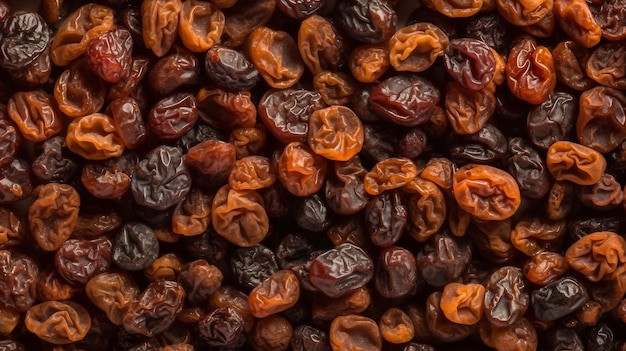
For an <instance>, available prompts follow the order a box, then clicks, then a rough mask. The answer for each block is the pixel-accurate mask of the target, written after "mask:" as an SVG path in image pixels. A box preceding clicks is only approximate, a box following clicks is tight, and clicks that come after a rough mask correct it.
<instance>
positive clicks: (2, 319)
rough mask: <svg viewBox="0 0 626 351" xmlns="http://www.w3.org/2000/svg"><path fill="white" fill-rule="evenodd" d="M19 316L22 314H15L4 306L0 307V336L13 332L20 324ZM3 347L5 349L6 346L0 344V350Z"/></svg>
mask: <svg viewBox="0 0 626 351" xmlns="http://www.w3.org/2000/svg"><path fill="white" fill-rule="evenodd" d="M21 316H22V314H21V313H19V312H16V311H14V310H12V309H10V308H8V307H5V306H0V334H2V335H9V334H11V333H12V332H13V330H15V328H16V327H17V325H18V324H19V323H20V320H21ZM5 342H6V341H5ZM3 347H6V345H4V344H2V342H0V349H2V348H3ZM4 350H6V349H4ZM4 350H3V351H4ZM9 350H12V349H10V348H9ZM16 350H17V349H16ZM7 351H8V350H7Z"/></svg>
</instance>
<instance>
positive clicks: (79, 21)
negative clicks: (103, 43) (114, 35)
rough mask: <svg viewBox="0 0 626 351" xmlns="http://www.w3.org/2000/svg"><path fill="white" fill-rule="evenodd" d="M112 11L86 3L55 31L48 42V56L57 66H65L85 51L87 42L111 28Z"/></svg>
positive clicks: (66, 18)
mask: <svg viewBox="0 0 626 351" xmlns="http://www.w3.org/2000/svg"><path fill="white" fill-rule="evenodd" d="M113 26H114V13H113V10H112V9H111V8H108V7H105V6H102V5H98V4H93V3H90V4H86V5H83V6H81V7H79V8H78V9H76V10H75V11H74V12H72V13H71V14H70V15H69V16H67V17H65V19H64V20H63V23H61V26H60V27H59V29H58V30H57V32H56V35H55V36H54V38H53V39H52V42H51V43H50V58H51V59H52V62H54V64H55V65H57V66H67V65H69V64H70V63H71V62H72V61H74V60H75V59H76V58H78V57H79V56H81V55H82V54H84V53H85V51H87V45H88V44H89V42H90V41H91V40H92V39H94V38H96V37H98V36H99V35H100V34H104V33H106V32H108V31H109V30H111V29H112V28H113Z"/></svg>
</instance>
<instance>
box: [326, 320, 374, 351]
mask: <svg viewBox="0 0 626 351" xmlns="http://www.w3.org/2000/svg"><path fill="white" fill-rule="evenodd" d="M329 336H330V344H331V346H332V348H333V350H335V351H348V350H361V351H380V350H382V348H383V339H382V336H381V335H380V330H379V329H378V325H377V324H376V322H375V321H373V320H371V319H369V318H367V317H364V316H360V315H356V314H351V315H347V316H341V317H337V318H335V319H334V320H333V322H332V324H331V325H330V331H329Z"/></svg>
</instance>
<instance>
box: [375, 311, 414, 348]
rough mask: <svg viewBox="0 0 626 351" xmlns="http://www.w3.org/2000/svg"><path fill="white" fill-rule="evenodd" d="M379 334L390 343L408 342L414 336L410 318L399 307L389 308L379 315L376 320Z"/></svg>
mask: <svg viewBox="0 0 626 351" xmlns="http://www.w3.org/2000/svg"><path fill="white" fill-rule="evenodd" d="M378 326H379V328H380V334H381V336H382V337H383V339H385V340H386V341H388V342H390V343H392V344H402V343H405V342H409V341H411V340H412V339H413V337H414V336H415V329H414V326H413V321H411V318H410V317H409V316H408V315H407V314H406V313H405V312H404V311H402V310H401V309H399V308H390V309H388V310H387V311H385V313H383V315H382V316H381V317H380V321H379V322H378Z"/></svg>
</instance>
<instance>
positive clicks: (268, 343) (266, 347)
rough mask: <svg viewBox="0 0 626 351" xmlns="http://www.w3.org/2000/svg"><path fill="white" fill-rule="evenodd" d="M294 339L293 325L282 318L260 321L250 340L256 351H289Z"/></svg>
mask: <svg viewBox="0 0 626 351" xmlns="http://www.w3.org/2000/svg"><path fill="white" fill-rule="evenodd" d="M292 337H293V327H292V325H291V323H290V322H289V321H288V320H287V319H286V318H285V317H282V316H279V315H272V316H269V317H267V318H262V319H259V320H258V321H257V323H256V326H255V327H254V331H253V332H252V333H250V336H249V340H250V342H251V343H252V345H253V348H254V350H255V351H287V349H288V348H289V342H290V341H291V338H292Z"/></svg>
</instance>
